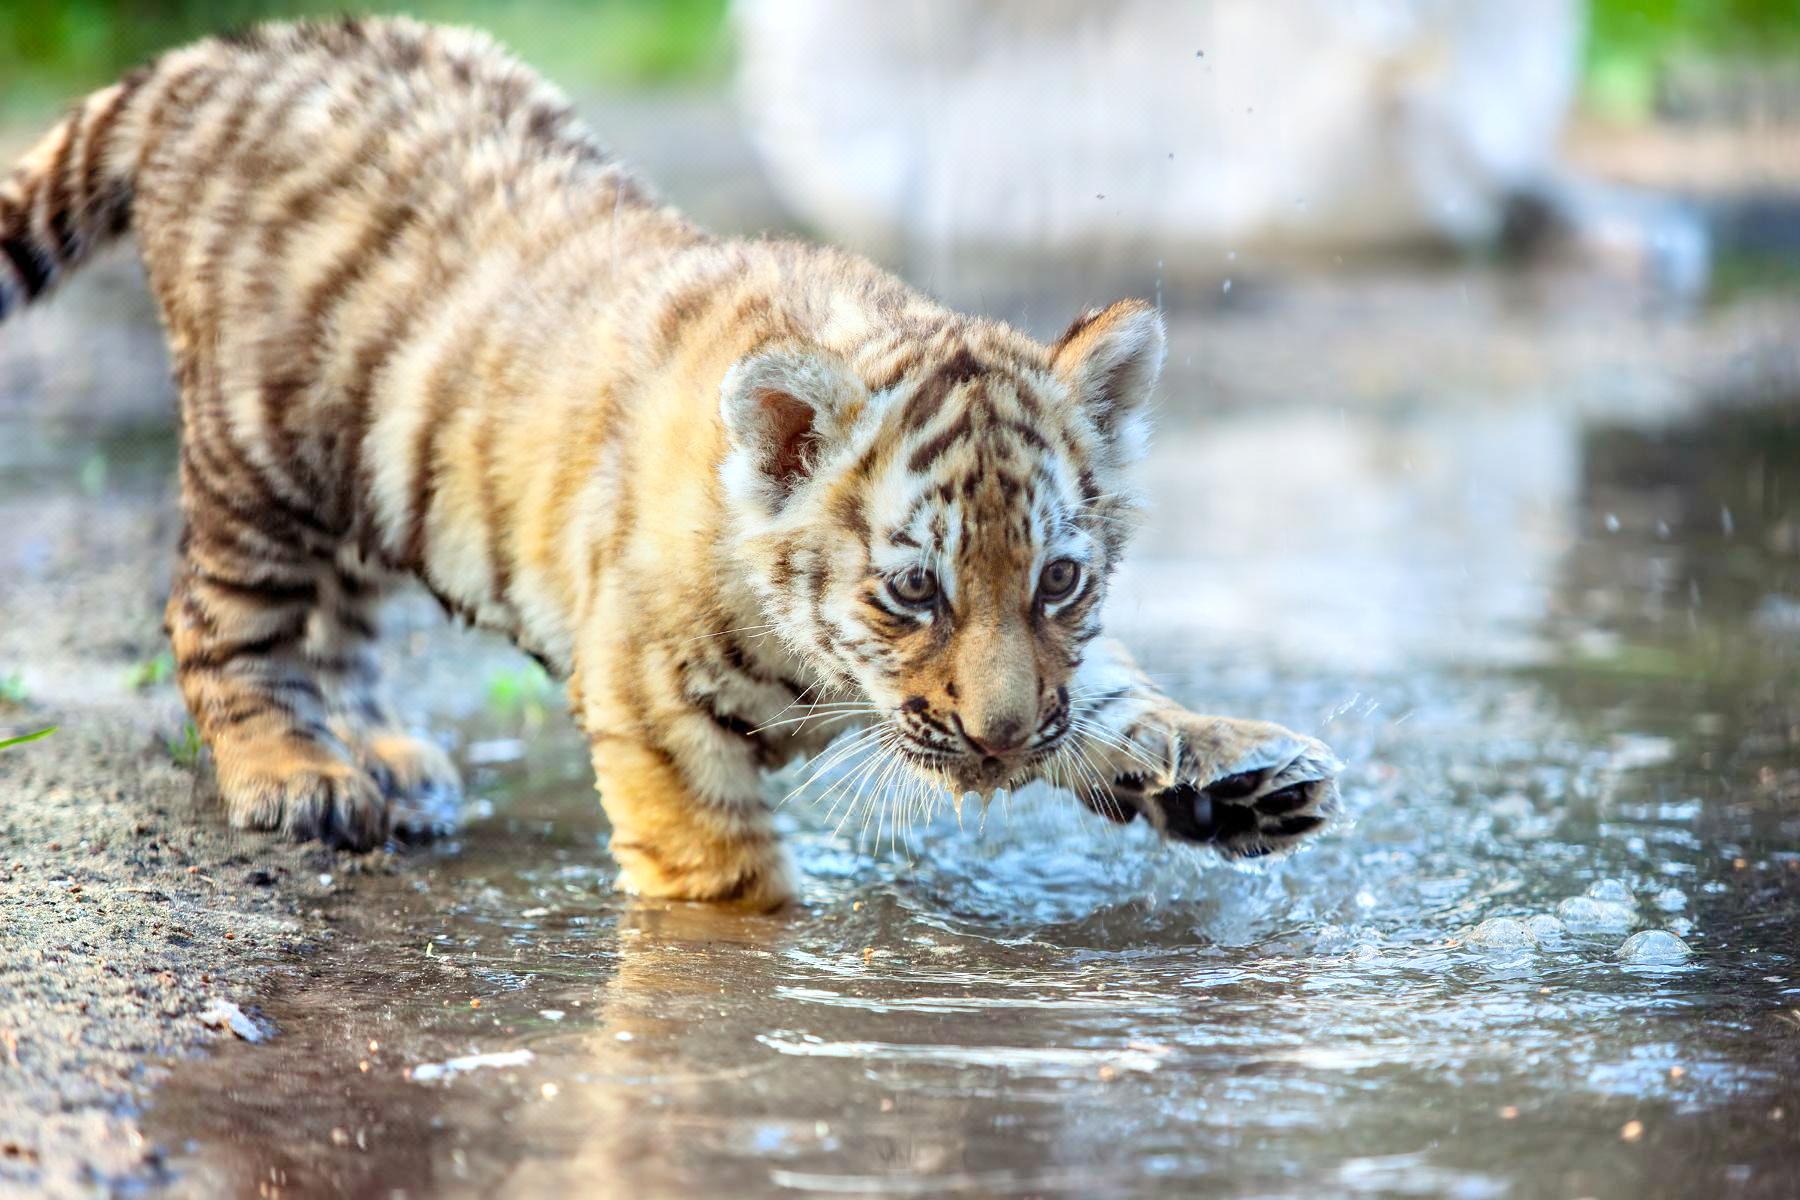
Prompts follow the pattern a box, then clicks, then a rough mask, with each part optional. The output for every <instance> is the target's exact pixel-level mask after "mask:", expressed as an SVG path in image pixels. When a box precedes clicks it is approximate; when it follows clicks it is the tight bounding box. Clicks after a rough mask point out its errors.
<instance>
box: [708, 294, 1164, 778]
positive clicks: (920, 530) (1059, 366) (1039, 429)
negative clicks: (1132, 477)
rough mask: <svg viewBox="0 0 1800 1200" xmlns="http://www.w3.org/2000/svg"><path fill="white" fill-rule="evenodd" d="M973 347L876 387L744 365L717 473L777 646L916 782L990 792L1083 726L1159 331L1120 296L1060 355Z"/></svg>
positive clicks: (986, 343) (928, 358)
mask: <svg viewBox="0 0 1800 1200" xmlns="http://www.w3.org/2000/svg"><path fill="white" fill-rule="evenodd" d="M962 332H963V333H964V335H965V336H964V337H961V338H956V337H949V338H940V339H936V340H934V342H933V343H932V344H931V345H930V346H928V347H921V348H920V349H921V350H922V352H923V353H922V357H921V360H920V361H919V363H918V364H917V365H916V366H915V367H912V368H910V369H908V370H907V371H906V372H905V377H904V378H903V379H902V380H901V381H900V382H899V383H897V384H895V385H894V386H892V387H889V388H885V389H883V390H881V391H878V392H877V391H871V390H870V389H869V388H868V387H867V386H866V385H865V384H864V383H863V381H861V380H860V379H858V378H857V377H856V376H855V375H854V374H853V373H852V372H851V371H850V370H849V368H848V367H847V365H846V364H844V363H843V361H842V360H840V359H838V358H837V357H836V356H835V355H832V354H830V353H828V352H825V351H821V350H818V349H816V348H810V347H806V346H792V347H787V348H781V349H775V350H767V351H763V352H761V353H758V354H756V355H754V356H751V357H750V358H747V359H745V360H744V361H742V362H740V363H738V364H737V365H736V366H735V367H734V368H733V369H732V371H731V372H730V373H729V374H728V375H727V377H726V379H725V382H724V387H723V395H722V406H723V407H722V411H723V414H724V418H725V424H726V429H727V433H728V437H729V439H730V443H731V451H730V454H729V457H728V458H727V460H726V463H725V465H724V468H723V476H724V481H725V485H726V490H727V494H728V497H729V502H730V504H731V506H732V510H733V513H734V516H735V518H736V520H737V523H738V533H739V534H740V538H741V546H742V548H743V555H744V561H745V563H746V564H747V566H748V568H749V572H750V576H751V578H752V580H753V581H754V583H755V585H756V587H757V590H758V592H759V593H760V595H761V597H762V599H763V602H764V605H765V607H766V609H767V611H768V613H769V617H770V619H771V620H772V621H774V622H775V624H776V628H777V630H778V632H779V633H780V634H781V635H782V637H783V638H784V639H785V640H786V641H787V642H788V643H789V644H790V645H791V646H793V647H794V648H795V649H796V650H797V651H798V652H800V653H801V654H803V655H804V656H806V657H807V658H808V659H809V660H810V661H811V662H812V663H813V665H814V666H815V668H816V669H817V670H818V671H819V672H820V673H821V674H823V675H824V676H826V677H827V678H828V679H829V680H830V681H831V682H832V683H834V684H836V685H838V687H839V688H840V689H841V690H845V691H848V692H850V693H852V694H853V695H857V696H860V697H862V698H865V699H866V700H867V701H868V702H869V703H870V704H871V705H872V706H873V707H874V708H876V709H877V710H878V711H879V713H880V716H881V719H883V720H885V721H886V722H887V724H888V729H889V733H890V736H891V737H892V739H893V742H892V744H893V745H895V746H896V748H898V749H900V750H901V752H902V753H903V754H904V756H905V757H906V758H907V760H908V761H910V762H911V763H912V764H913V766H914V767H915V768H917V769H918V770H920V771H921V773H923V774H925V775H927V776H928V777H931V778H932V779H933V780H934V781H935V782H937V783H939V784H941V785H944V786H948V787H951V788H953V789H955V790H957V791H959V792H960V791H981V792H986V791H990V790H992V789H993V788H996V787H1003V786H1007V785H1008V784H1009V783H1011V782H1013V781H1015V780H1018V779H1019V778H1021V777H1022V776H1024V775H1025V774H1027V771H1028V768H1029V767H1030V766H1031V765H1032V764H1033V763H1034V762H1036V761H1038V760H1040V759H1042V758H1044V757H1046V756H1048V755H1050V754H1053V753H1055V751H1056V750H1057V748H1058V747H1059V746H1060V745H1061V743H1062V741H1063V739H1064V738H1065V737H1066V736H1067V735H1068V734H1069V732H1070V729H1071V727H1072V724H1073V720H1074V718H1073V716H1072V713H1071V707H1070V705H1071V690H1070V681H1071V678H1072V677H1073V674H1074V672H1075V669H1076V667H1077V665H1078V664H1079V663H1080V661H1081V658H1082V653H1083V650H1084V648H1085V647H1086V645H1087V643H1088V642H1089V641H1090V640H1091V639H1092V638H1093V637H1094V636H1095V635H1096V634H1097V633H1098V632H1099V628H1100V625H1099V617H1100V608H1101V602H1102V600H1103V599H1104V595H1105V590H1106V584H1107V580H1108V578H1109V577H1110V575H1111V572H1112V569H1113V567H1114V566H1115V565H1116V564H1117V562H1118V559H1119V555H1120V553H1121V551H1122V550H1123V548H1124V542H1125V537H1126V534H1127V532H1128V530H1129V527H1130V523H1131V516H1132V512H1133V508H1134V503H1133V499H1132V496H1131V494H1130V488H1129V483H1128V480H1127V479H1126V468H1127V466H1128V464H1129V463H1130V462H1131V460H1133V459H1134V458H1135V457H1136V456H1137V455H1138V453H1139V452H1140V451H1141V447H1142V442H1143V438H1144V426H1145V421H1144V408H1145V401H1146V399H1147V398H1148V395H1149V392H1150V390H1151V388H1152V387H1153V386H1154V383H1155V380H1156V376H1157V373H1158V371H1159V369H1160V367H1161V362H1162V357H1163V331H1162V323H1161V320H1160V318H1158V316H1157V315H1156V313H1155V311H1154V310H1153V309H1151V308H1150V307H1149V306H1147V305H1144V304H1141V303H1138V302H1131V301H1127V302H1121V303H1119V304H1115V305H1113V306H1112V307H1111V308H1109V309H1106V310H1104V311H1099V312H1090V313H1088V314H1086V315H1084V316H1083V317H1082V318H1081V319H1080V320H1078V321H1076V323H1075V324H1074V325H1073V326H1072V327H1071V328H1070V330H1069V332H1068V333H1066V334H1065V335H1064V336H1063V337H1062V338H1061V339H1060V340H1059V341H1058V342H1057V343H1056V344H1055V345H1054V346H1051V347H1043V346H1039V345H1037V344H1036V343H1032V342H1029V341H1027V340H1025V339H1023V338H1021V337H1020V336H1019V335H1017V334H1013V333H1011V332H1010V331H1003V330H996V329H994V328H992V327H987V326H979V327H975V328H972V329H970V330H965V331H962Z"/></svg>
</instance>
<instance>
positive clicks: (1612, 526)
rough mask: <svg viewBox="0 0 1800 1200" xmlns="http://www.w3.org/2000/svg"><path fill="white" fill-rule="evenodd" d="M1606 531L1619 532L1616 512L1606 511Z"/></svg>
mask: <svg viewBox="0 0 1800 1200" xmlns="http://www.w3.org/2000/svg"><path fill="white" fill-rule="evenodd" d="M1606 532H1608V533H1617V532H1619V518H1618V514H1616V513H1607V514H1606Z"/></svg>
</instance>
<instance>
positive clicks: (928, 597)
mask: <svg viewBox="0 0 1800 1200" xmlns="http://www.w3.org/2000/svg"><path fill="white" fill-rule="evenodd" d="M888 591H890V592H892V593H893V594H894V599H896V600H898V601H900V603H902V604H911V605H914V606H915V607H917V606H923V605H926V604H930V603H931V602H932V601H933V600H936V599H937V594H938V581H937V576H936V575H933V574H932V573H931V572H930V571H927V570H925V569H924V568H922V567H914V568H913V569H912V570H910V571H908V572H907V573H906V574H904V575H902V576H900V577H899V578H897V579H890V580H888Z"/></svg>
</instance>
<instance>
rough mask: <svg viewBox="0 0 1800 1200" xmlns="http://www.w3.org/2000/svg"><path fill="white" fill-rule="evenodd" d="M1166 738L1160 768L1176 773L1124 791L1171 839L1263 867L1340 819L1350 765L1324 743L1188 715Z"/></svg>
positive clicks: (1130, 782) (1138, 778) (1125, 784)
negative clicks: (1342, 778) (1342, 784)
mask: <svg viewBox="0 0 1800 1200" xmlns="http://www.w3.org/2000/svg"><path fill="white" fill-rule="evenodd" d="M1162 733H1163V737H1162V739H1161V745H1160V746H1157V747H1155V749H1156V750H1157V751H1160V753H1157V754H1156V755H1155V756H1154V758H1153V759H1152V761H1156V762H1161V763H1167V764H1169V769H1167V770H1166V771H1161V772H1146V773H1145V774H1142V775H1132V776H1126V777H1124V778H1121V779H1120V780H1119V781H1118V783H1117V786H1118V787H1119V789H1120V790H1121V791H1122V792H1124V793H1125V794H1127V795H1131V794H1133V793H1135V795H1136V798H1137V807H1138V809H1139V811H1141V812H1142V813H1143V815H1144V816H1145V817H1146V818H1147V819H1148V820H1149V821H1150V823H1151V824H1153V825H1155V826H1156V827H1157V829H1159V830H1160V831H1161V832H1162V833H1163V834H1164V835H1165V836H1167V837H1169V838H1172V839H1174V840H1176V841H1181V842H1190V843H1198V844H1204V845H1209V846H1212V847H1213V848H1215V849H1216V850H1218V852H1219V853H1220V854H1221V855H1223V856H1224V857H1226V858H1228V859H1248V858H1262V857H1266V856H1269V855H1278V854H1284V853H1287V852H1288V851H1291V850H1293V849H1294V848H1295V847H1297V846H1299V845H1300V843H1302V842H1303V841H1305V840H1306V839H1307V838H1309V837H1312V836H1313V835H1314V834H1317V833H1319V832H1321V831H1323V830H1324V829H1325V827H1326V826H1327V825H1328V824H1329V823H1330V821H1331V818H1332V816H1333V815H1335V813H1336V812H1337V807H1338V795H1337V781H1336V776H1337V773H1338V772H1339V771H1341V770H1342V769H1343V764H1342V763H1341V762H1339V761H1338V759H1337V756H1336V755H1335V754H1333V753H1332V752H1331V750H1330V748H1329V747H1327V746H1326V745H1325V744H1324V743H1323V742H1320V741H1318V740H1317V739H1315V738H1310V737H1306V736H1304V735H1303V734H1298V733H1295V732H1293V731H1292V730H1289V729H1284V728H1282V727H1281V726H1279V725H1272V724H1270V723H1268V722H1266V721H1236V720H1231V719H1228V718H1223V717H1199V716H1194V715H1192V714H1187V713H1183V714H1181V715H1180V716H1179V717H1175V718H1172V719H1170V720H1169V721H1168V722H1167V724H1166V726H1165V729H1164V730H1163V731H1162ZM1151 740H1153V741H1154V740H1157V739H1154V738H1153V739H1151ZM1146 748H1147V749H1148V748H1149V747H1146Z"/></svg>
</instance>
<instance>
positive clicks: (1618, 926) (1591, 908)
mask: <svg viewBox="0 0 1800 1200" xmlns="http://www.w3.org/2000/svg"><path fill="white" fill-rule="evenodd" d="M1556 915H1557V916H1558V917H1560V918H1561V919H1562V923H1563V924H1564V925H1567V926H1568V927H1569V930H1570V932H1572V933H1624V932H1625V931H1626V930H1627V929H1630V928H1631V926H1632V924H1633V923H1634V922H1635V921H1636V919H1637V914H1636V913H1634V912H1633V911H1632V910H1631V907H1630V906H1629V905H1625V904H1617V903H1614V902H1613V901H1610V900H1596V899H1594V898H1593V897H1592V896H1570V897H1569V898H1568V899H1567V900H1564V901H1563V902H1562V903H1561V904H1558V905H1557V906H1556Z"/></svg>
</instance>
